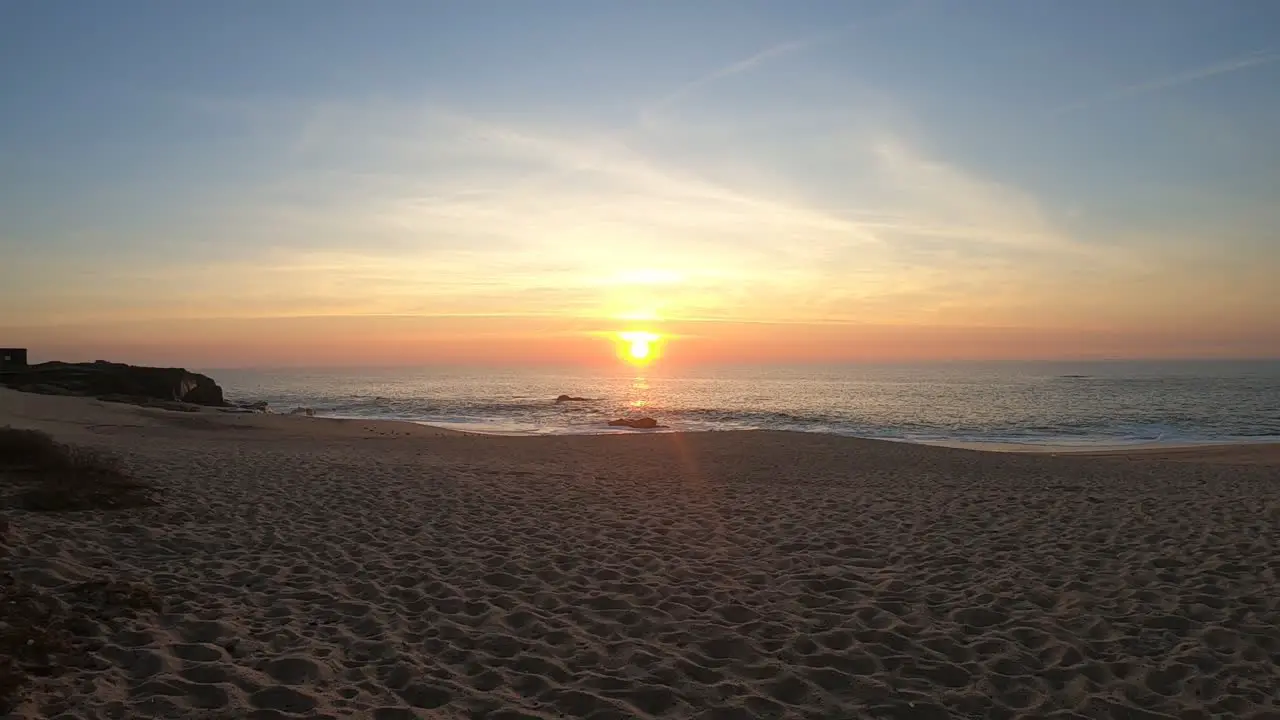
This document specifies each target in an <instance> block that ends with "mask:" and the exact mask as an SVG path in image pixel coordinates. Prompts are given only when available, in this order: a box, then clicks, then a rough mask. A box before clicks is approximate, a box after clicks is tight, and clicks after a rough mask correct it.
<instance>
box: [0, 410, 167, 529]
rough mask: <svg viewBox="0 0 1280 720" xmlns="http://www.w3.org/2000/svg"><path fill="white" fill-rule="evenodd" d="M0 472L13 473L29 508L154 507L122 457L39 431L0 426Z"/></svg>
mask: <svg viewBox="0 0 1280 720" xmlns="http://www.w3.org/2000/svg"><path fill="white" fill-rule="evenodd" d="M0 469H4V470H9V471H12V472H11V475H12V477H13V478H14V479H16V480H17V482H18V484H20V485H24V486H25V487H24V488H23V490H22V491H21V492H20V493H19V496H18V497H19V501H20V503H21V504H22V505H23V506H24V507H26V508H27V509H29V510H39V511H60V510H94V509H105V510H111V509H119V508H126V507H137V506H139V505H149V504H152V501H151V498H150V495H149V493H148V490H149V487H148V486H147V485H146V484H145V483H141V482H138V481H137V480H134V479H132V478H130V477H129V475H128V473H127V472H126V470H125V467H124V464H123V463H122V462H121V461H120V458H118V457H116V456H114V455H110V454H107V453H104V452H101V451H99V450H95V449H92V448H85V447H77V446H74V445H64V444H62V443H59V442H57V441H56V440H54V439H53V438H52V437H50V436H49V435H48V434H47V433H43V432H40V431H38V430H20V429H16V428H10V427H5V428H0Z"/></svg>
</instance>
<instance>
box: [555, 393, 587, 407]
mask: <svg viewBox="0 0 1280 720" xmlns="http://www.w3.org/2000/svg"><path fill="white" fill-rule="evenodd" d="M566 402H591V398H584V397H576V396H574V395H561V396H559V397H557V398H556V404H557V405H559V404H560V403H566Z"/></svg>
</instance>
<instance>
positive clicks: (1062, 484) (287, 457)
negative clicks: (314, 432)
mask: <svg viewBox="0 0 1280 720" xmlns="http://www.w3.org/2000/svg"><path fill="white" fill-rule="evenodd" d="M228 437H229V436H228V434H226V433H220V434H219V435H218V437H217V438H212V437H208V436H207V435H201V434H200V433H198V432H196V431H189V432H187V434H185V435H172V436H169V437H168V439H167V443H166V445H165V446H164V447H157V446H156V445H155V444H154V443H148V442H146V441H145V439H144V438H136V439H132V440H131V439H130V438H131V436H128V435H124V434H113V435H111V437H110V442H111V443H112V444H113V445H114V446H115V447H117V448H119V449H121V450H122V451H123V452H127V453H129V457H130V461H131V463H133V464H134V465H135V466H136V468H137V469H138V471H139V473H140V474H145V475H146V476H147V477H148V478H150V479H155V480H156V481H157V482H158V483H160V484H161V485H163V486H164V487H165V488H166V492H165V502H164V505H163V506H161V507H158V508H151V509H142V510H137V511H130V513H129V514H128V515H118V516H107V515H103V516H100V517H87V516H84V517H74V518H71V517H59V518H54V517H50V516H23V517H21V518H19V520H20V524H21V525H22V528H23V532H25V533H27V536H28V537H43V538H46V539H47V540H48V543H46V546H45V548H44V549H45V550H46V551H47V552H45V554H43V555H41V554H40V553H38V552H37V551H36V549H35V547H36V546H35V545H33V546H32V547H31V548H30V549H29V550H28V551H27V552H26V554H25V555H24V556H22V557H20V558H18V559H17V561H18V562H22V563H25V567H27V568H28V570H29V571H30V572H34V573H36V574H39V573H40V572H44V573H50V574H51V575H50V582H56V578H53V576H52V573H55V571H57V572H59V573H61V574H59V575H58V577H72V576H74V574H75V568H77V567H85V566H94V565H95V564H96V566H97V567H107V566H110V567H113V568H115V569H116V570H117V571H118V572H120V573H124V574H126V575H128V576H130V577H134V578H139V579H145V581H146V582H148V583H150V584H151V585H152V586H153V587H154V588H155V589H156V590H157V592H158V593H159V594H160V595H162V596H163V597H165V598H167V607H166V610H165V612H164V613H162V614H160V615H158V616H153V617H144V618H141V619H138V620H122V621H120V622H119V623H117V624H115V625H112V626H104V627H103V628H101V632H102V636H103V638H104V643H103V646H102V649H101V652H100V655H101V657H102V659H103V660H104V661H105V662H104V663H103V667H101V668H100V669H97V670H83V671H77V672H76V673H75V674H73V675H71V676H65V677H63V678H59V679H51V680H50V681H49V682H50V685H49V686H48V688H47V692H45V693H44V694H43V695H39V696H38V697H39V699H38V701H37V702H36V703H35V704H34V705H32V706H31V707H30V708H27V709H26V710H25V712H27V715H28V716H43V715H49V716H52V715H54V714H56V713H55V712H54V711H66V712H64V714H63V715H61V716H62V717H66V718H72V717H77V718H108V717H126V716H127V717H208V718H215V717H254V718H282V717H349V716H360V717H373V718H380V719H386V720H393V719H398V718H415V717H422V718H425V717H432V718H435V717H458V718H472V717H487V718H556V717H562V716H568V717H583V718H593V719H595V720H606V719H608V718H630V717H654V718H757V717H780V718H781V717H787V718H791V717H796V718H815V719H817V718H822V719H826V718H853V717H875V718H1015V717H1025V718H1032V717H1037V718H1038V717H1060V718H1071V717H1088V718H1166V717H1180V718H1197V717H1202V718H1209V717H1214V716H1224V717H1248V716H1254V717H1259V718H1261V717H1274V715H1267V714H1266V712H1267V711H1270V712H1273V713H1274V712H1275V711H1276V710H1277V703H1278V702H1280V700H1278V699H1277V698H1278V695H1277V689H1278V688H1280V675H1278V674H1277V670H1276V668H1277V667H1280V582H1278V578H1277V574H1278V573H1280V559H1278V558H1280V554H1278V553H1277V550H1278V549H1280V548H1278V547H1277V545H1278V543H1277V541H1278V540H1280V533H1278V532H1277V530H1276V528H1277V522H1278V521H1280V511H1278V510H1280V477H1277V476H1276V473H1275V472H1274V470H1273V469H1272V468H1271V467H1268V466H1261V465H1258V466H1250V467H1231V466H1221V465H1218V466H1213V467H1209V466H1199V465H1191V464H1183V465H1177V466H1174V465H1159V464H1152V463H1146V462H1143V463H1135V462H1132V461H1129V460H1125V459H1088V460H1085V459H1051V458H1032V457H1015V456H992V455H979V454H976V453H967V452H959V451H955V452H953V451H945V450H939V449H932V448H914V447H906V446H893V445H881V444H875V443H861V442H856V441H845V440H839V439H829V438H817V437H808V436H794V435H782V434H764V433H760V434H750V435H743V434H722V435H706V436H662V437H625V438H615V437H608V438H546V439H540V438H535V439H494V438H439V439H415V438H410V439H397V440H383V439H377V440H362V439H359V438H352V439H342V438H338V439H331V440H329V441H326V442H325V443H323V444H322V443H318V442H314V441H305V440H288V439H280V440H272V441H269V442H268V441H266V440H261V439H257V440H255V439H252V438H250V437H246V438H243V439H239V440H237V439H235V437H234V436H232V439H230V440H228V439H227V438H228ZM100 441H101V440H100ZM1224 468H1225V469H1224ZM139 528H144V530H140V529H139ZM49 543H51V544H49ZM50 558H52V559H50ZM58 568H61V570H58ZM59 683H61V684H59ZM66 692H71V693H73V695H72V696H73V697H75V702H74V703H69V702H67V701H66V700H58V699H57V698H59V697H62V698H65V697H68V696H67V695H66V694H62V695H60V694H59V693H66ZM59 703H61V704H59Z"/></svg>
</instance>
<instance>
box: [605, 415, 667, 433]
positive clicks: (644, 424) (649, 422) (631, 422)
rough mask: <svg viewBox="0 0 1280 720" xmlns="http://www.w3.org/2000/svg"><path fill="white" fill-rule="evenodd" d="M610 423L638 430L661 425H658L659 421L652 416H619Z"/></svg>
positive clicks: (614, 425)
mask: <svg viewBox="0 0 1280 720" xmlns="http://www.w3.org/2000/svg"><path fill="white" fill-rule="evenodd" d="M609 425H611V426H613V427H629V428H634V429H636V430H652V429H653V428H656V427H660V426H659V425H658V421H657V420H654V419H653V418H650V417H646V418H619V419H617V420H610V421H609Z"/></svg>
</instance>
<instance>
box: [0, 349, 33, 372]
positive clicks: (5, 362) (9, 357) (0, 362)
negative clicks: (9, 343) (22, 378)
mask: <svg viewBox="0 0 1280 720" xmlns="http://www.w3.org/2000/svg"><path fill="white" fill-rule="evenodd" d="M26 369H27V349H26V348H0V372H3V371H5V370H26Z"/></svg>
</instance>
